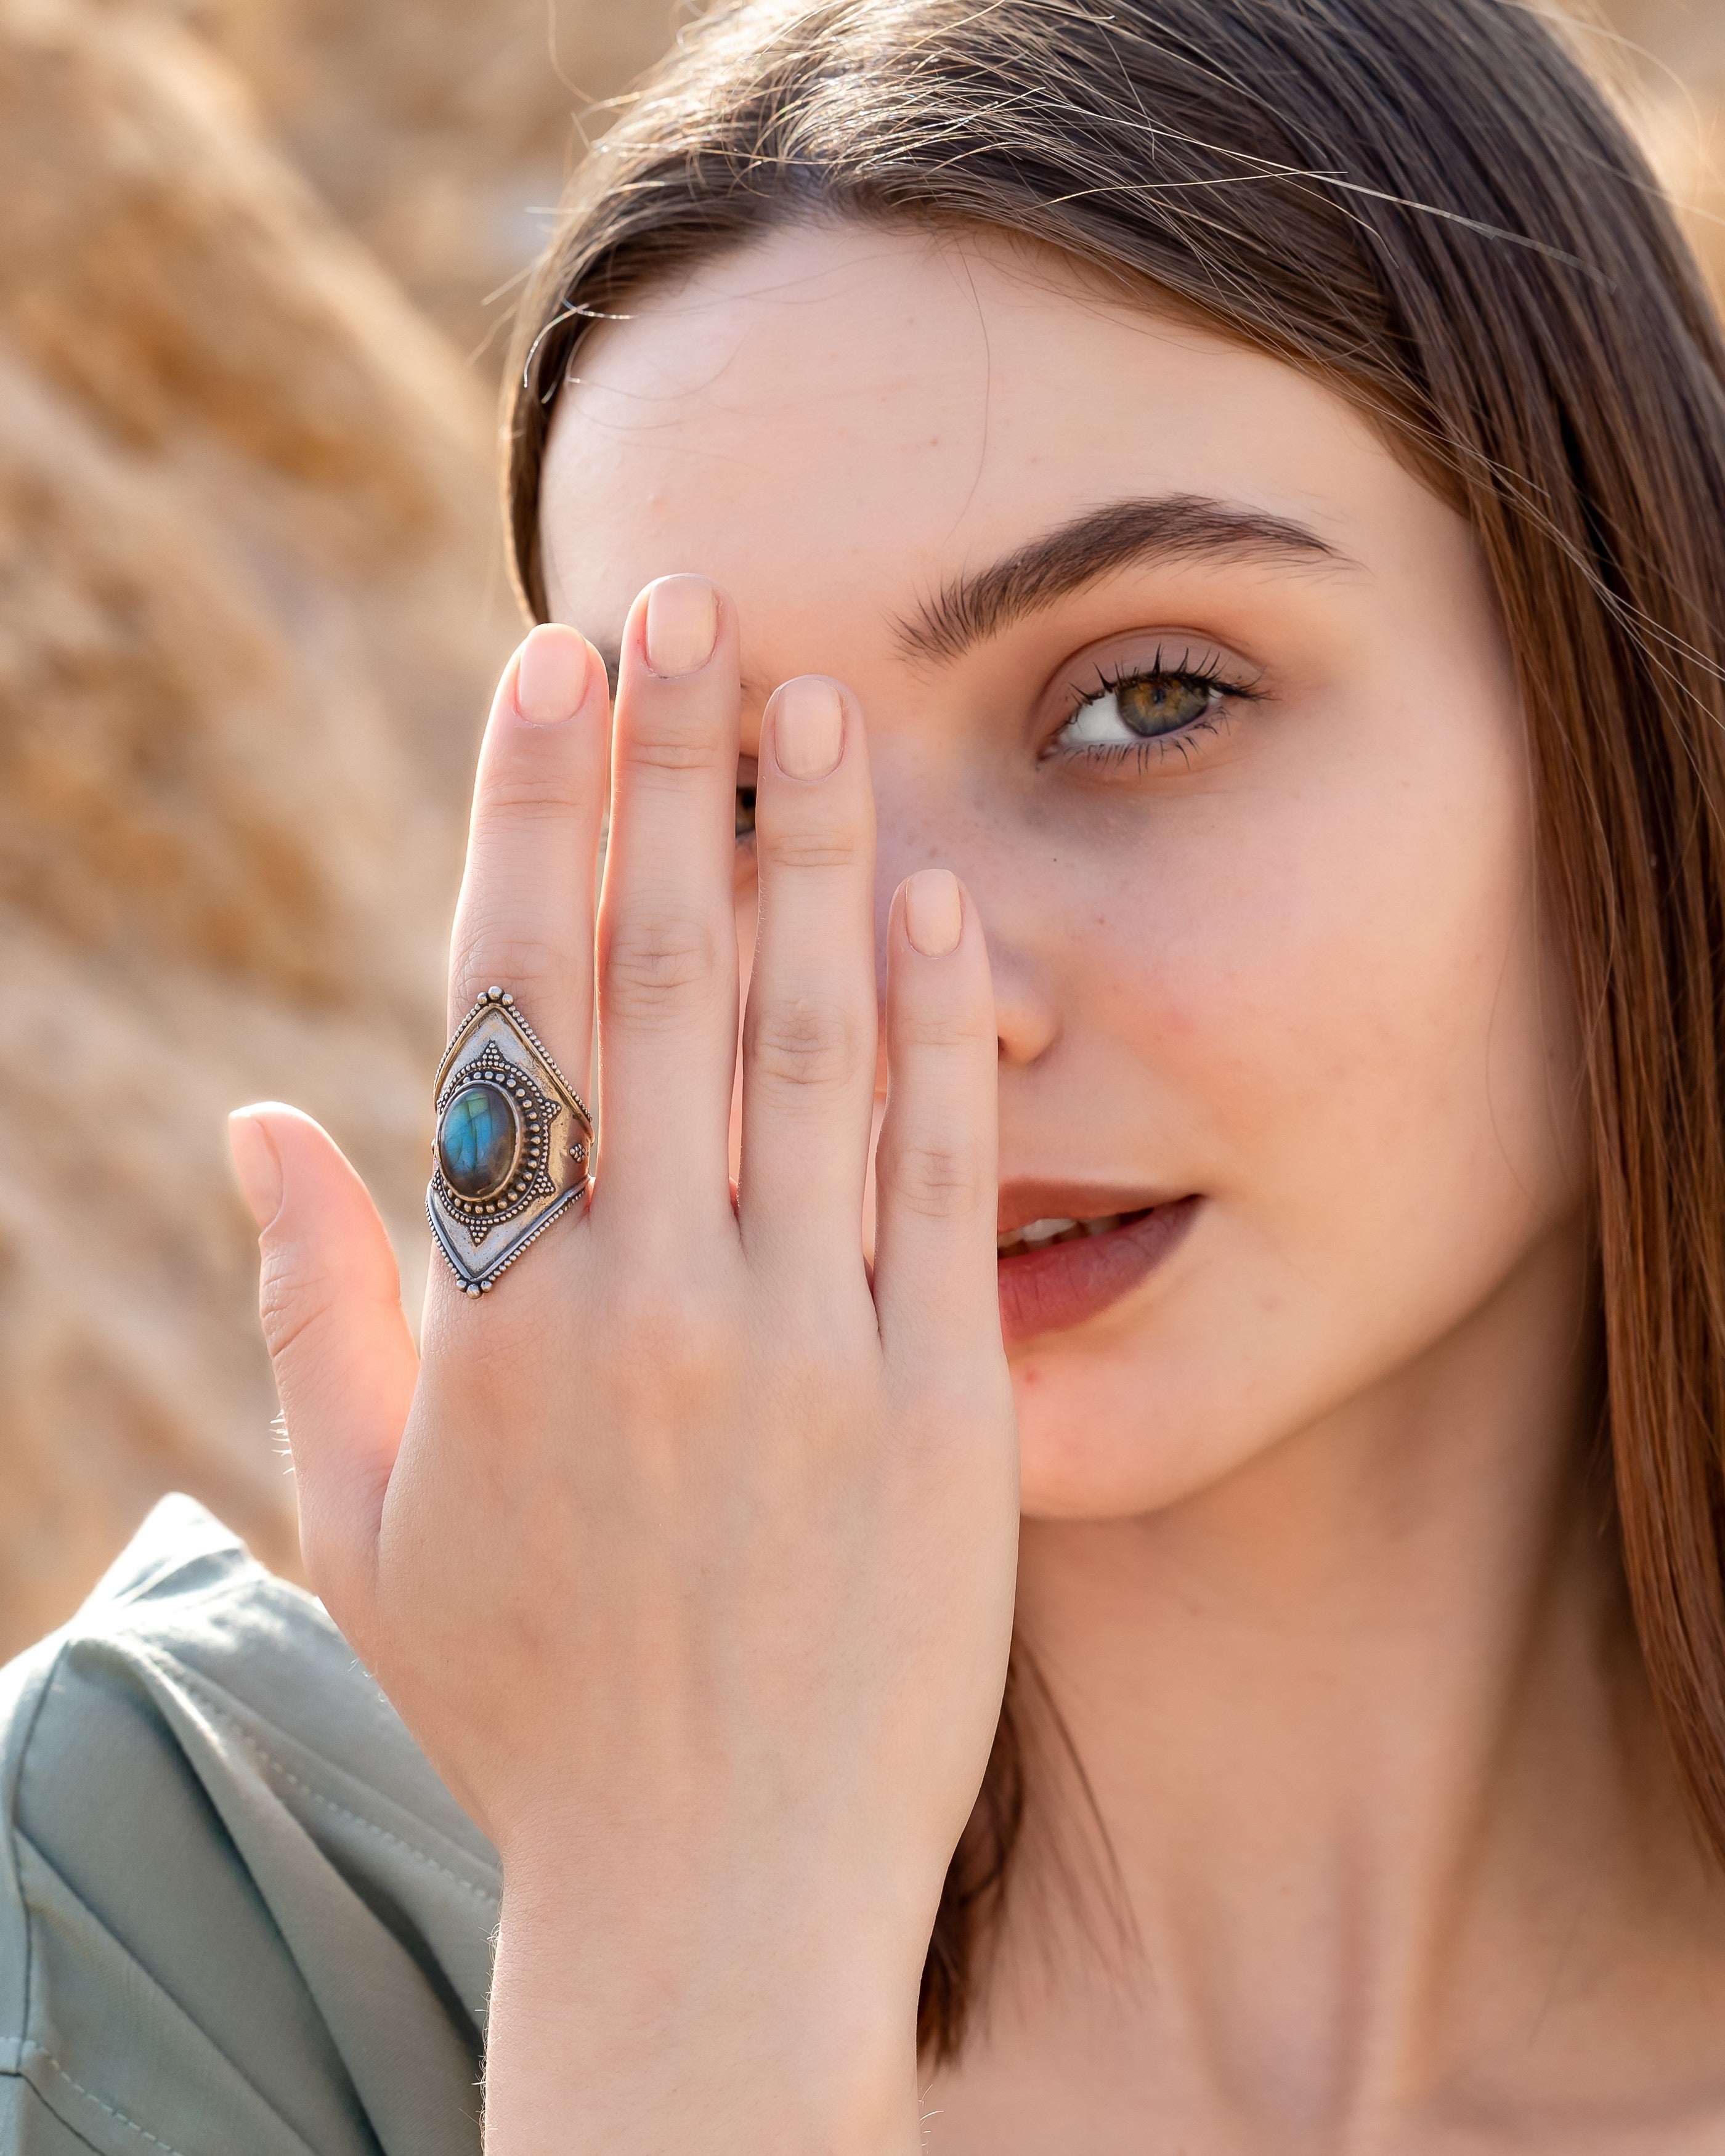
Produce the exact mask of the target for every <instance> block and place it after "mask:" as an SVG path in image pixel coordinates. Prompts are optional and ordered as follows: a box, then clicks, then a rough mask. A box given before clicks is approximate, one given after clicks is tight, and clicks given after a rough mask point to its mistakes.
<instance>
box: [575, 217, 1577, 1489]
mask: <svg viewBox="0 0 1725 2156" xmlns="http://www.w3.org/2000/svg"><path fill="white" fill-rule="evenodd" d="M544 542H545V557H546V562H547V579H548V583H549V586H550V591H551V596H552V605H553V608H554V609H555V611H556V613H557V615H558V617H559V618H560V619H564V620H567V621H570V622H572V623H573V624H576V625H577V626H578V627H579V628H580V629H583V630H584V631H585V632H586V633H587V634H589V635H590V636H592V637H593V639H594V640H595V641H596V642H597V643H598V644H599V646H600V648H601V649H607V648H610V649H614V648H615V645H616V643H617V639H618V638H619V634H620V633H621V629H622V625H623V622H624V615H625V613H626V611H627V609H628V607H629V603H630V601H631V600H632V598H634V594H635V593H636V592H637V591H638V590H639V588H640V587H641V586H642V585H644V583H648V582H649V580H651V579H652V578H654V577H658V576H661V575H664V574H665V573H667V572H672V571H677V570H699V571H701V572H704V573H705V574H706V575H708V576H711V577H713V578H714V579H715V580H716V582H717V583H719V584H720V585H721V587H722V588H724V589H725V590H726V593H728V594H729V596H730V598H731V599H732V602H733V603H734V604H735V606H736V608H737V612H738V615H739V618H740V621H741V624H742V649H743V666H744V676H745V680H744V717H743V734H744V748H745V752H746V761H745V764H744V767H743V768H742V772H741V773H740V774H739V780H740V786H741V788H742V789H744V790H742V791H740V793H739V817H738V823H739V829H740V833H741V835H740V836H739V839H738V844H737V914H738V930H739V936H740V938H741V942H742V949H743V952H744V953H745V960H746V956H747V951H748V949H749V948H750V947H751V945H752V938H753V906H754V892H753V884H754V879H753V866H752V853H751V843H750V840H749V838H748V836H747V822H748V817H747V804H748V801H749V798H750V796H749V795H748V793H747V790H746V789H747V787H748V785H749V783H750V781H751V778H752V763H751V762H750V761H749V760H748V759H752V754H753V752H754V749H755V747H756V744H757V739H758V729H759V725H760V716H761V711H762V706H763V704H764V702H765V701H766V698H767V696H768V694H769V693H770V692H771V690H773V687H774V686H775V685H777V684H778V683H779V682H780V681H782V680H785V679H787V678H788V677H789V676H791V675H797V674H803V673H824V674H829V675H835V676H837V677H839V679H841V680H844V681H845V682H847V683H848V684H849V685H850V688H851V689H852V690H854V691H855V696H856V697H857V699H858V701H859V702H860V706H861V710H862V711H863V713H864V715H865V720H866V723H867V727H868V735H869V750H870V759H871V762H872V766H873V771H874V776H875V790H876V796H877V801H878V808H879V829H880V875H879V906H880V917H881V920H882V922H883V924H884V919H885V912H886V904H887V901H888V899H889V898H890V896H891V892H892V891H893V888H894V887H895V885H896V884H897V883H898V881H899V880H900V879H901V877H903V876H904V875H906V874H908V873H909V872H910V871H911V870H912V869H915V868H918V867H922V866H926V865H946V866H949V867H951V868H952V869H953V870H956V871H957V874H958V875H960V876H961V877H962V878H963V880H964V882H965V884H966V885H968V889H969V891H970V892H971V894H972V896H973V899H974V901H975V902H976V904H977V905H978V907H979V909H980V911H981V915H982V918H983V924H984V926H985V928H986V930H987V934H988V947H989V951H990V954H991V958H992V962H993V972H994V981H995V988H996V993H997V996H998V999H999V1041H1000V1183H1001V1194H1000V1206H1001V1212H1000V1220H1001V1225H1002V1227H1003V1229H1006V1230H1008V1231H1013V1230H1017V1229H1022V1228H1024V1227H1025V1226H1026V1225H1027V1224H1037V1223H1040V1224H1043V1225H1041V1226H1040V1227H1037V1228H1035V1229H1034V1231H1033V1234H1032V1235H1031V1236H1030V1238H1029V1240H1028V1243H1027V1242H1026V1241H1025V1240H1024V1239H1023V1238H1021V1237H1019V1238H1016V1239H1014V1237H1012V1236H1011V1235H1005V1236H1003V1242H1004V1244H1006V1245H1007V1246H1008V1254H1007V1255H1004V1257H1003V1259H1002V1261H1001V1276H1002V1298H1001V1299H1002V1314H1003V1319H1004V1324H1005V1327H1006V1332H1007V1337H1008V1343H1009V1353H1010V1357H1011V1361H1012V1365H1013V1369H1014V1378H1015V1381H1016V1386H1017V1394H1018V1404H1019V1416H1020V1429H1021V1434H1022V1440H1023V1454H1024V1498H1025V1505H1026V1508H1027V1510H1028V1511H1029V1512H1032V1513H1040V1514H1043V1515H1064V1516H1066V1517H1103V1516H1110V1515H1119V1514H1124V1513H1129V1512H1140V1511H1143V1510H1146V1509H1149V1508H1152V1507H1156V1506H1158V1505H1160V1504H1163V1503H1166V1502H1168V1501H1170V1500H1172V1499H1173V1498H1174V1497H1176V1496H1181V1495H1183V1494H1185V1493H1187V1492H1189V1491H1192V1490H1194V1489H1195V1488H1198V1487H1199V1486H1203V1485H1204V1484H1206V1483H1208V1482H1211V1481H1215V1480H1217V1479H1218V1478H1219V1477H1220V1476H1223V1475H1224V1474H1226V1473H1228V1472H1229V1471H1230V1470H1232V1469H1234V1468H1235V1467H1237V1466H1240V1464H1241V1463H1242V1462H1243V1461H1245V1460H1248V1459H1250V1458H1251V1457H1252V1456H1253V1455H1256V1454H1259V1453H1260V1452H1262V1451H1264V1450H1266V1449H1267V1448H1268V1447H1270V1446H1271V1445H1274V1444H1276V1442H1277V1441H1278V1440H1281V1439H1283V1438H1285V1437H1287V1436H1290V1435H1293V1434H1295V1433H1296V1432H1298V1431H1301V1430H1306V1429H1308V1428H1310V1427H1311V1426H1312V1425H1313V1424H1316V1423H1317V1422H1320V1421H1322V1419H1324V1418H1326V1417H1327V1416H1329V1415H1332V1414H1336V1413H1337V1412H1338V1411H1341V1410H1343V1409H1347V1408H1348V1406H1349V1405H1350V1404H1353V1403H1357V1402H1358V1401H1360V1400H1362V1399H1364V1398H1367V1397H1368V1396H1373V1395H1377V1394H1384V1392H1385V1389H1386V1388H1388V1389H1389V1393H1390V1394H1393V1393H1394V1387H1395V1385H1396V1384H1397V1383H1399V1382H1405V1381H1407V1379H1408V1378H1409V1373H1414V1372H1417V1371H1420V1370H1421V1369H1425V1370H1428V1371H1429V1370H1430V1368H1432V1367H1433V1365H1434V1363H1441V1360H1442V1358H1443V1357H1444V1355H1445V1353H1446V1352H1449V1349H1450V1343H1453V1342H1455V1341H1457V1340H1459V1339H1461V1338H1463V1337H1467V1336H1468V1335H1469V1334H1470V1333H1471V1332H1477V1330H1478V1328H1479V1327H1480V1326H1481V1323H1483V1322H1489V1317H1490V1313H1491V1311H1492V1310H1493V1309H1494V1308H1497V1307H1501V1306H1503V1305H1504V1304H1505V1303H1506V1301H1508V1300H1510V1299H1512V1297H1513V1296H1514V1294H1515V1293H1516V1291H1517V1282H1518V1281H1524V1280H1525V1279H1526V1278H1527V1276H1528V1274H1529V1271H1530V1269H1532V1270H1538V1267H1539V1265H1540V1264H1541V1261H1542V1255H1543V1254H1544V1253H1546V1252H1548V1251H1549V1250H1552V1249H1553V1248H1555V1247H1557V1246H1558V1245H1562V1244H1566V1243H1568V1242H1571V1241H1573V1239H1574V1227H1575V1222H1576V1219H1577V1215H1578V1213H1579V1208H1580V1204H1581V1193H1582V1174H1581V1170H1580V1168H1579V1164H1578V1163H1579V1157H1580V1152H1581V1147H1580V1139H1579V1109H1578V1098H1577V1096H1578V1091H1579V1088H1578V1082H1577V1078H1576V1061H1577V1059H1576V1052H1575V1049H1574V1041H1573V1026H1572V1024H1571V1022H1570V1019H1569V1015H1568V1006H1567V1000H1566V996H1565V993H1564V991H1563V987H1562V978H1561V972H1560V968H1558V965H1557V964H1556V963H1555V962H1553V956H1552V953H1551V951H1550V947H1549V942H1548V937H1547V935H1546V933H1545V932H1544V929H1543V922H1542V911H1541V906H1540V901H1539V896H1538V882H1537V879H1536V875H1535V871H1534V833H1533V819H1532V795H1531V788H1530V774H1529V767H1528V757H1527V744H1526V738H1525V732H1524V727H1523V723H1522V715H1521V711H1520V709H1519V706H1518V701H1517V691H1516V688H1515V685H1514V681H1513V679H1512V670H1511V667H1510V663H1509V654H1508V653H1507V649H1506V646H1505V641H1504V637H1503V634H1502V629H1501V627H1500V624H1499V623H1498V620H1497V615H1496V613H1495V609H1494V607H1493V603H1492V599H1491V593H1490V591H1489V588H1488V585H1487V581H1486V576H1485V573H1484V571H1483V568H1482V566H1481V561H1480V558H1479V555H1478V552H1477V549H1476V546H1475V544H1474V542H1473V540H1472V537H1471V533H1470V531H1469V530H1468V528H1467V526H1466V525H1465V524H1464V523H1463V522H1462V521H1461V520H1460V519H1459V518H1458V517H1457V516H1455V514H1454V513H1453V512H1452V511H1450V510H1449V509H1448V508H1446V507H1445V506H1443V504H1442V503H1440V501H1439V500H1437V499H1436V498H1435V496H1434V495H1431V494H1430V492H1428V491H1427V490H1426V489H1425V487H1423V486H1422V485H1420V483H1419V482H1418V481H1417V480H1415V479H1414V478H1413V477H1411V476H1410V475H1409V473H1408V472H1407V470H1404V468H1403V467H1402V466H1401V465H1399V464H1398V463H1397V462H1395V461H1394V459H1393V458H1392V457H1391V456H1390V455H1389V453H1388V452H1387V450H1386V449H1385V448H1384V444H1383V443H1382V442H1381V441H1380V439H1378V436H1377V435H1376V434H1374V433H1373V431H1371V429H1369V428H1368V427H1367V426H1366V425H1365V424H1364V423H1363V422H1362V421H1361V420H1360V419H1359V418H1358V417H1356V416H1355V415H1354V413H1353V412H1352V411H1351V410H1350V409H1349V408H1348V407H1347V406H1346V405H1344V404H1343V403H1342V402H1341V401H1339V400H1338V398H1337V397H1336V396H1334V395H1333V394H1332V393H1330V392H1329V391H1327V390H1326V389H1325V388H1322V387H1320V386H1318V385H1317V383H1315V382H1312V381H1311V380H1308V379H1307V378H1305V377H1302V376H1301V375H1300V374H1298V373H1296V372H1294V371H1293V370H1291V368H1289V367H1285V366H1283V365H1281V364H1280V363H1278V362H1276V361H1273V360H1271V359H1269V358H1267V357H1262V356H1260V355H1259V354H1256V353H1254V352H1250V351H1246V350H1244V349H1241V348H1239V347H1237V346H1233V345H1231V344H1229V343H1226V342H1224V341H1219V340H1218V339H1216V338H1214V337H1212V336H1209V335H1207V334H1205V333H1203V332H1201V331H1196V330H1194V329H1192V328H1190V327H1188V326H1183V325H1182V324H1179V323H1178V322H1176V321H1171V320H1168V319H1165V318H1163V317H1161V316H1157V315H1154V314H1152V313H1147V312H1146V311H1144V310H1143V309H1142V307H1141V306H1138V305H1132V304H1129V303H1127V302H1126V301H1124V300H1122V299H1120V298H1119V297H1118V296H1117V295H1108V294H1106V292H1104V291H1102V290H1100V289H1099V288H1098V286H1097V285H1096V284H1095V283H1094V282H1092V281H1090V280H1086V279H1085V278H1083V277H1082V276H1081V275H1080V274H1079V273H1077V272H1076V271H1074V270H1072V269H1069V268H1068V267H1067V266H1066V265H1065V264H1064V263H1062V262H1061V261H1060V260H1059V259H1057V258H1051V257H1045V256H1038V257H1034V258H1033V257H1032V256H1030V255H1029V254H1027V253H1025V252H1024V251H1022V250H1015V249H1012V248H1011V247H1009V246H1008V245H1007V244H1004V243H1002V242H1000V241H999V240H996V239H993V238H991V237H989V236H987V235H983V236H981V237H978V238H976V239H952V238H947V239H931V238H929V237H927V236H925V235H922V234H914V233H908V232H906V233H901V234H900V233H891V232H881V231H877V230H866V229H858V228H840V229H837V230H834V229H804V230H797V231H792V232H788V233H784V234H779V235H778V236H776V237H774V238H773V239H770V240H768V241H766V242H763V243H762V244H757V245H756V246H754V247H752V248H750V249H747V250H744V251H742V252H739V253H737V254H732V255H730V256H728V257H726V258H724V259H721V260H718V261H716V262H714V263H711V264H708V265H707V266H706V267H705V268H703V269H701V271H700V272H699V273H698V274H697V275H696V276H695V277H694V278H693V279H692V280H691V281H690V282H689V283H688V284H686V285H683V286H681V287H680V288H678V289H675V290H669V289H668V290H663V291H660V292H655V293H650V294H649V295H645V296H644V297H643V298H641V299H640V300H639V301H637V302H636V303H635V304H634V307H633V309H632V311H631V313H630V315H629V318H628V319H627V320H624V321H618V322H614V323H610V324H608V325H606V326H604V327H603V329H601V330H600V331H598V332H597V333H595V334H594V335H593V336H591V338H590V339H589V340H588V342H587V343H586V344H585V345H584V346H583V348H582V351H581V353H580V357H579V362H578V373H577V377H576V379H575V380H574V381H572V383H571V384H570V385H569V386H568V387H567V388H566V389H565V390H564V391H563V393H562V397H561V399H560V403H559V405H558V410H557V423H556V426H555V429H554V433H553V437H552V446H551V452H550V459H549V464H548V467H547V477H546V490H545V507H544ZM883 1082H884V1081H883ZM1122 1216H1123V1217H1122ZM1051 1222H1053V1223H1072V1224H1076V1229H1075V1230H1071V1231H1068V1232H1066V1233H1065V1240H1050V1235H1051V1234H1053V1233H1055V1231H1054V1230H1052V1229H1050V1227H1049V1226H1048V1225H1047V1224H1049V1223H1051ZM1098 1222H1100V1223H1102V1224H1103V1225H1102V1227H1101V1231H1100V1232H1085V1224H1086V1223H1090V1224H1091V1227H1092V1229H1094V1228H1095V1224H1096V1223H1098Z"/></svg>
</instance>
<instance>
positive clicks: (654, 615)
mask: <svg viewBox="0 0 1725 2156" xmlns="http://www.w3.org/2000/svg"><path fill="white" fill-rule="evenodd" d="M718 640H719V595H718V593H716V591H715V590H714V589H713V588H712V586H711V584H710V583H708V582H707V580H706V577H660V580H659V582H658V583H656V584H655V585H653V586H652V587H651V588H650V589H649V592H648V593H647V638H646V642H647V664H648V665H649V666H650V667H651V668H652V669H653V671H654V672H655V674H692V673H694V671H695V670H696V668H697V667H699V666H705V665H706V662H707V661H708V660H709V659H711V657H712V655H713V646H714V645H715V644H716V643H717V642H718Z"/></svg>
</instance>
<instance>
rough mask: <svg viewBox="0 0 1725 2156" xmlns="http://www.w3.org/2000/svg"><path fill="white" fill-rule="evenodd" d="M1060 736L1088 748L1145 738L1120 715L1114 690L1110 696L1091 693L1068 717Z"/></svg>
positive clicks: (1071, 742) (1070, 742) (1077, 745)
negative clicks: (1133, 729) (1092, 694)
mask: <svg viewBox="0 0 1725 2156" xmlns="http://www.w3.org/2000/svg"><path fill="white" fill-rule="evenodd" d="M1144 738H1145V737H1144V736H1143V735H1142V734H1136V733H1134V732H1133V731H1132V728H1131V727H1130V726H1128V725H1127V722H1126V721H1125V720H1124V719H1123V718H1122V717H1121V716H1120V699H1119V697H1118V696H1117V695H1116V694H1115V692H1114V690H1111V689H1110V690H1108V691H1107V692H1106V695H1103V696H1091V697H1090V698H1088V699H1087V700H1086V701H1085V702H1084V703H1082V704H1081V705H1080V706H1079V707H1078V709H1077V710H1076V711H1074V713H1073V714H1072V716H1071V717H1070V719H1068V720H1067V721H1066V723H1065V726H1062V727H1061V728H1060V740H1061V741H1062V742H1065V744H1066V745H1067V746H1068V747H1072V748H1088V747H1091V746H1092V745H1098V744H1102V743H1108V742H1137V741H1142V740H1143V739H1144Z"/></svg>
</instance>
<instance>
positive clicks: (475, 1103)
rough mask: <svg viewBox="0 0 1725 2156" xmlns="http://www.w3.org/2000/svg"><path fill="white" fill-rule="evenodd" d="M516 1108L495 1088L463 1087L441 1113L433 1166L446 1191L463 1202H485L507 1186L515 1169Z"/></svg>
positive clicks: (481, 1086) (481, 1084) (488, 1086)
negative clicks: (439, 1172)
mask: <svg viewBox="0 0 1725 2156" xmlns="http://www.w3.org/2000/svg"><path fill="white" fill-rule="evenodd" d="M517 1132H518V1123H517V1111H516V1105H515V1103H514V1101H511V1099H510V1098H509V1096H507V1095H506V1093H505V1092H503V1091H502V1090H501V1088H500V1087H498V1086H490V1085H487V1084H485V1082H484V1081H480V1083H479V1084H478V1085H475V1086H464V1087H463V1088H462V1090H461V1091H460V1092H459V1093H458V1094H457V1095H456V1096H455V1097H454V1100H453V1101H450V1103H449V1106H448V1107H447V1108H445V1109H444V1119H443V1122H442V1123H441V1124H440V1125H439V1129H438V1133H437V1157H438V1164H439V1167H440V1168H442V1169H443V1172H444V1176H445V1178H447V1179H448V1182H449V1188H451V1189H452V1190H456V1191H459V1193H460V1194H461V1195H462V1197H464V1198H489V1197H490V1195H491V1193H492V1192H493V1191H495V1190H501V1188H503V1186H504V1184H505V1183H507V1182H508V1180H509V1176H510V1171H511V1168H514V1166H515V1156H516V1137H517Z"/></svg>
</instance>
